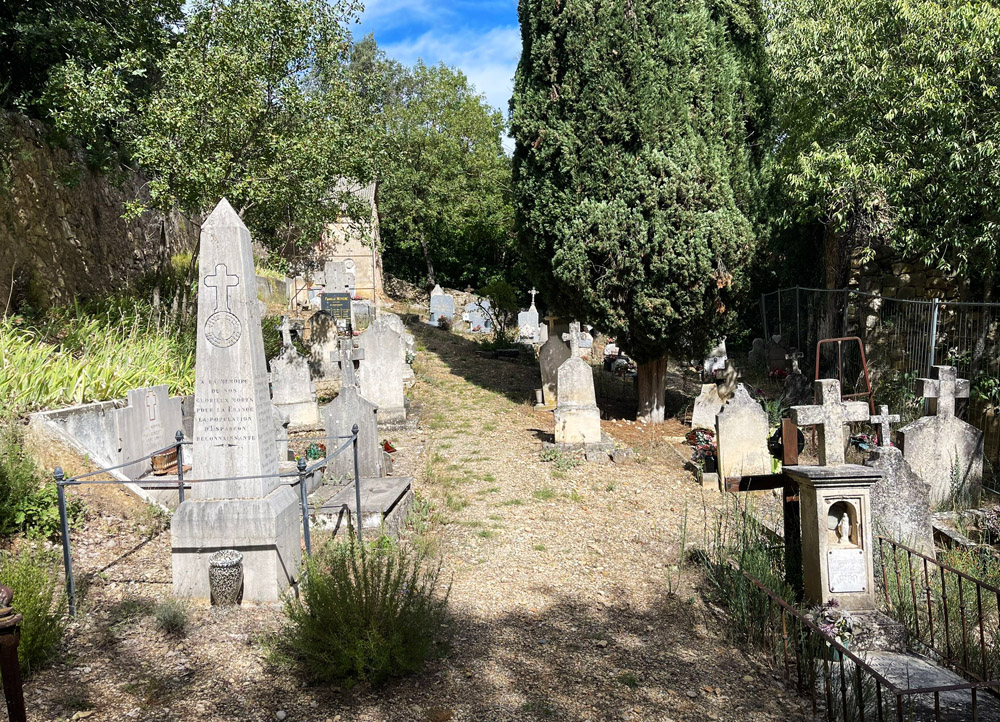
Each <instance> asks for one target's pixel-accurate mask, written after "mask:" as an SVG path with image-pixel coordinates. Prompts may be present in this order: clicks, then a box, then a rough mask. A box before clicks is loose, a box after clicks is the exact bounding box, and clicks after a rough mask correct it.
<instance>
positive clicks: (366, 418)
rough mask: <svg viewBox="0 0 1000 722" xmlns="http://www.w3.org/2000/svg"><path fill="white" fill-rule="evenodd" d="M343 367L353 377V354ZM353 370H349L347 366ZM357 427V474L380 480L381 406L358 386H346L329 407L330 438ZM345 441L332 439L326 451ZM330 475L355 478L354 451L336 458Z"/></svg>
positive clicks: (347, 374)
mask: <svg viewBox="0 0 1000 722" xmlns="http://www.w3.org/2000/svg"><path fill="white" fill-rule="evenodd" d="M341 364H342V365H343V366H344V374H343V376H344V378H345V379H347V378H349V377H351V376H352V375H353V368H354V361H352V360H351V354H350V351H347V352H346V353H345V354H344V357H343V358H342V360H341ZM348 364H349V365H350V366H351V368H350V369H347V368H346V367H347V365H348ZM355 424H357V425H358V472H359V473H360V475H361V477H362V478H366V479H369V478H377V477H380V476H383V471H382V449H381V448H380V447H379V443H378V406H376V405H375V404H373V403H372V402H371V401H369V400H368V399H366V398H365V397H364V396H362V395H361V392H360V390H359V389H358V387H357V386H355V385H354V384H350V383H344V384H343V385H342V386H341V389H340V393H339V394H338V395H337V398H335V399H334V400H333V401H331V402H330V403H329V405H328V406H327V407H326V433H327V436H348V435H350V433H351V428H352V427H353V426H354V425H355ZM344 441H345V440H344V439H330V440H329V442H328V443H327V450H328V451H330V452H332V451H334V450H335V449H336V448H337V447H339V446H340V445H341V444H343V443H344ZM327 475H328V476H331V477H337V478H341V479H350V480H352V481H353V479H354V452H353V450H351V449H348V450H347V451H345V452H343V453H342V454H340V455H338V456H336V457H334V458H333V459H331V461H330V465H329V468H328V469H327Z"/></svg>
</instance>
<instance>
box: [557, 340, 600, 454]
mask: <svg viewBox="0 0 1000 722" xmlns="http://www.w3.org/2000/svg"><path fill="white" fill-rule="evenodd" d="M579 333H580V324H579V323H576V322H575V321H574V322H573V323H572V324H570V332H569V333H568V334H567V335H566V340H567V341H569V344H570V347H569V350H570V355H569V358H568V359H566V360H565V361H564V362H563V363H562V365H561V366H560V367H559V372H558V378H559V382H558V388H559V398H558V402H557V405H556V410H555V422H556V428H555V439H556V444H564V445H578V444H600V443H601V440H602V439H601V412H600V410H599V409H598V408H597V396H596V395H595V393H594V373H593V371H592V370H591V368H590V364H588V363H587V362H586V361H584V360H583V359H582V358H580V356H579Z"/></svg>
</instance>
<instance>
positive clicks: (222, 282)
mask: <svg viewBox="0 0 1000 722" xmlns="http://www.w3.org/2000/svg"><path fill="white" fill-rule="evenodd" d="M205 285H206V286H208V287H209V288H214V289H215V310H216V311H218V310H219V309H220V308H222V302H223V301H225V302H226V310H227V311H228V310H230V309H229V289H230V288H235V287H236V286H238V285H240V277H239V276H231V275H230V274H229V271H228V270H227V269H226V264H225V263H219V264H218V265H216V267H215V273H213V274H212V275H211V276H205Z"/></svg>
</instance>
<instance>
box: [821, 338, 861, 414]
mask: <svg viewBox="0 0 1000 722" xmlns="http://www.w3.org/2000/svg"><path fill="white" fill-rule="evenodd" d="M845 341H857V342H858V349H859V350H860V351H861V368H862V369H864V372H865V386H867V387H868V392H867V393H865V392H861V393H857V394H845V393H844V350H843V346H844V342H845ZM825 343H835V344H837V373H838V375H839V378H840V399H841V401H843V400H844V399H855V398H858V397H859V396H864V397H867V399H868V408H869V409H870V410H871V412H872V414H873V415H874V413H875V394H874V393H873V392H872V381H871V377H870V376H869V375H868V360H867V359H866V358H865V345H864V343H863V342H862V341H861V339H860V338H859V337H858V336H841V337H839V338H824V339H821V340H820V341H817V342H816V375H815V376H814V377H813V378H816V379H819V352H820V348H821V347H822V346H823V344H825ZM813 402H816V398H815V396H814V397H813Z"/></svg>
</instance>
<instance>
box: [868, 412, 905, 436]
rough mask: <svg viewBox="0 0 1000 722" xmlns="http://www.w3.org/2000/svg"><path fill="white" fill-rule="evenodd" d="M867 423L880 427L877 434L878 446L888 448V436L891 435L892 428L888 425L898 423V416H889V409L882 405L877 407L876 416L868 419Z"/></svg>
mask: <svg viewBox="0 0 1000 722" xmlns="http://www.w3.org/2000/svg"><path fill="white" fill-rule="evenodd" d="M868 421H869V422H871V423H873V424H877V425H878V426H879V427H880V428H879V432H878V445H879V446H890V445H891V444H890V443H889V436H890V434H892V426H890V424H898V423H899V414H892V415H890V414H889V407H888V406H886V405H885V404H882V405H881V406H879V407H878V414H877V415H875V416H872V417H870V418H869V419H868Z"/></svg>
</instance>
